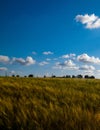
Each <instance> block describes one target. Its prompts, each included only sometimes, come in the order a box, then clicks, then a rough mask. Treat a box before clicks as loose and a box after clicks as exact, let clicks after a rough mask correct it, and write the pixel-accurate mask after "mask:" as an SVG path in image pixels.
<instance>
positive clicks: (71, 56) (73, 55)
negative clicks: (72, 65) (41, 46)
mask: <svg viewBox="0 0 100 130" xmlns="http://www.w3.org/2000/svg"><path fill="white" fill-rule="evenodd" d="M75 56H76V54H66V55H63V56H62V57H61V58H64V59H68V58H73V57H75Z"/></svg>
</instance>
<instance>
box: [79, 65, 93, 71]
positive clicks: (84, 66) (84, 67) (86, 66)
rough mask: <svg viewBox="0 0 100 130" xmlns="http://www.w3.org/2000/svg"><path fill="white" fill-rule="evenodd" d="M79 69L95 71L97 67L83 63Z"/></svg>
mask: <svg viewBox="0 0 100 130" xmlns="http://www.w3.org/2000/svg"><path fill="white" fill-rule="evenodd" d="M79 70H85V71H94V70H95V67H94V66H92V65H82V66H81V67H79Z"/></svg>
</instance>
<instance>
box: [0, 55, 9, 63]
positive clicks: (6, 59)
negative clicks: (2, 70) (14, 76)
mask: <svg viewBox="0 0 100 130" xmlns="http://www.w3.org/2000/svg"><path fill="white" fill-rule="evenodd" d="M9 61H10V58H9V57H8V56H4V55H0V62H1V63H7V62H9Z"/></svg>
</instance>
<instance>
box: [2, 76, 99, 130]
mask: <svg viewBox="0 0 100 130" xmlns="http://www.w3.org/2000/svg"><path fill="white" fill-rule="evenodd" d="M0 130H100V80H97V79H65V78H16V77H13V78H11V77H5V78H2V77H1V78H0Z"/></svg>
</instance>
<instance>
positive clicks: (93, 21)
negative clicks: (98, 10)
mask: <svg viewBox="0 0 100 130" xmlns="http://www.w3.org/2000/svg"><path fill="white" fill-rule="evenodd" d="M75 20H76V21H77V22H81V23H82V24H85V28H87V29H95V28H100V18H99V17H98V16H96V15H95V14H91V15H88V14H85V15H77V16H76V17H75Z"/></svg>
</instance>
